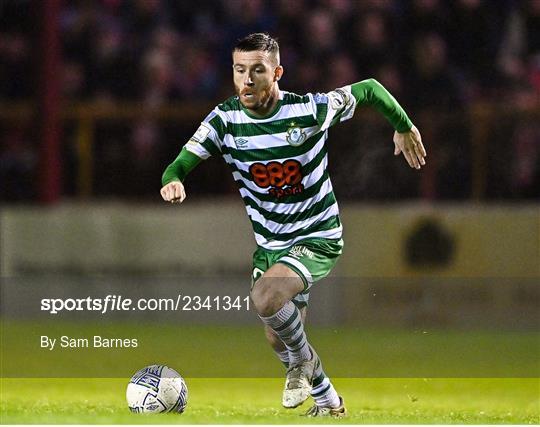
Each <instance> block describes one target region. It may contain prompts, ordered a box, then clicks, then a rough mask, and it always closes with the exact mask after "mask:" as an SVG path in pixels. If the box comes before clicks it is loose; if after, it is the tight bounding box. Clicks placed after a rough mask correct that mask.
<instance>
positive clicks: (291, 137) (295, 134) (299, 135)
mask: <svg viewBox="0 0 540 427" xmlns="http://www.w3.org/2000/svg"><path fill="white" fill-rule="evenodd" d="M306 138H307V135H306V133H305V132H304V131H303V130H302V128H300V127H299V126H296V123H294V122H293V123H291V126H290V127H289V129H288V130H287V136H286V137H285V139H286V140H287V142H288V143H289V144H290V145H292V146H293V147H298V146H299V145H302V144H303V143H304V141H305V140H306Z"/></svg>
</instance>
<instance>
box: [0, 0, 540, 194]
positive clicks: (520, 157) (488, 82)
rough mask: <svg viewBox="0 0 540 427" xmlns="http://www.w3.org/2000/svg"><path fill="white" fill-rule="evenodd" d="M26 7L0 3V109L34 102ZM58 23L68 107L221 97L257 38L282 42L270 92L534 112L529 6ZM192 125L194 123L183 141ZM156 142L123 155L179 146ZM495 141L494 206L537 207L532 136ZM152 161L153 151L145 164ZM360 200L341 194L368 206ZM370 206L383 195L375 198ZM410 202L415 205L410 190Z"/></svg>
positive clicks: (140, 132)
mask: <svg viewBox="0 0 540 427" xmlns="http://www.w3.org/2000/svg"><path fill="white" fill-rule="evenodd" d="M35 5H36V3H35V1H30V0H28V1H25V0H17V1H15V0H13V1H9V0H8V1H5V2H3V3H2V5H1V6H0V13H1V22H2V25H1V27H0V103H6V102H11V101H21V100H31V99H33V98H35V96H36V94H37V90H38V88H37V87H36V86H37V83H36V82H37V81H38V80H39V79H37V76H36V70H38V69H39V64H38V63H37V58H38V57H39V55H38V52H37V49H39V48H38V47H37V46H39V43H38V38H39V33H38V32H37V30H36V28H38V27H39V25H36V23H37V22H39V17H37V16H36V11H35V10H34V11H33V13H32V12H31V10H32V8H34V9H35ZM59 18H60V31H61V42H62V58H61V64H62V68H61V70H59V72H60V74H61V90H62V95H63V97H64V100H66V101H67V102H69V101H100V102H118V101H139V102H143V103H144V105H147V106H149V107H150V108H154V107H158V106H161V105H165V104H167V103H185V102H193V101H196V102H201V101H207V102H209V103H217V102H219V101H221V100H223V99H225V98H227V97H229V96H230V95H231V94H232V82H231V69H230V67H229V65H230V50H231V47H232V46H233V45H234V44H235V42H236V41H237V40H238V39H239V38H241V37H243V36H245V35H246V34H249V33H251V32H259V31H266V32H269V33H270V34H271V35H273V36H276V37H277V38H278V40H279V42H280V46H281V60H282V64H283V65H284V67H285V72H286V73H285V76H284V78H283V80H282V84H281V86H282V88H284V89H286V90H290V91H293V92H297V93H304V92H308V91H311V92H313V91H326V90H330V89H333V88H335V87H339V86H342V85H344V84H347V83H351V82H355V81H359V80H362V79H364V78H368V77H375V78H377V79H378V80H379V81H380V82H381V83H383V85H385V86H386V87H387V88H388V89H389V90H390V91H391V92H392V93H393V94H394V95H395V96H396V98H398V100H399V101H400V102H401V104H402V105H404V106H405V107H406V109H407V111H409V112H411V114H412V116H413V117H414V115H415V114H416V113H420V112H422V111H430V112H432V113H433V112H435V113H455V112H458V111H465V110H467V109H468V108H470V107H471V106H472V105H475V104H477V103H479V102H488V103H495V104H504V105H505V106H506V107H509V108H515V109H516V110H522V109H527V108H534V107H535V106H538V105H539V99H540V0H529V1H527V0H524V1H512V0H498V1H488V0H453V1H443V0H198V1H196V2H195V1H175V0H131V1H128V0H94V1H91V0H78V1H77V0H73V1H64V2H63V3H62V8H61V12H60V17H59ZM201 118H202V117H201ZM195 127H196V123H192V124H191V130H193V129H194V128H195ZM450 127H452V126H450ZM466 131H467V129H464V132H466ZM3 132H4V131H3ZM160 132H161V130H160V129H159V127H156V126H155V123H149V122H144V123H138V124H135V125H134V127H132V128H131V133H130V135H131V136H130V138H131V142H130V144H131V149H133V148H134V149H135V150H137V149H140V150H142V159H143V161H144V159H147V161H154V162H159V161H161V159H162V158H167V156H170V155H171V153H173V152H174V151H176V150H177V149H178V147H179V145H178V144H179V143H178V141H176V142H166V143H160V142H159V141H160V140H162V138H161V136H160V135H159V133H160ZM186 132H188V133H189V130H188V131H186ZM504 132H506V134H507V137H506V143H507V144H510V146H508V145H507V146H503V147H500V150H501V152H502V153H503V154H504V152H505V151H506V152H508V151H513V152H514V154H513V155H514V157H515V159H514V160H513V161H512V162H511V165H510V166H505V165H504V164H501V167H503V168H507V169H508V168H510V169H509V171H508V173H507V174H506V172H504V171H503V172H502V174H503V175H505V176H506V175H508V176H507V178H506V181H507V183H506V184H505V185H506V186H507V188H506V189H502V190H501V189H494V190H493V194H492V196H493V197H497V196H498V195H499V196H501V197H512V196H513V195H514V194H517V196H518V197H531V196H533V197H536V196H537V194H538V193H537V192H535V190H534V189H535V188H536V185H538V175H539V171H538V169H539V168H538V163H540V147H539V146H540V143H539V141H540V130H539V128H538V125H537V124H535V123H534V121H533V122H532V123H531V121H525V122H524V123H523V124H522V126H514V125H512V126H510V127H509V128H508V129H505V130H504V131H503V133H504ZM120 133H122V132H120ZM180 133H181V132H180ZM444 133H445V135H448V134H451V133H452V132H447V131H446V130H445V131H444ZM4 134H5V132H4ZM24 135H25V133H24V132H22V131H21V130H20V129H15V130H12V131H11V132H8V134H7V135H6V136H5V137H4V138H3V142H2V151H1V153H0V155H1V157H0V167H1V169H2V172H1V173H2V175H3V178H5V177H6V176H7V172H6V168H8V170H9V167H10V166H11V164H12V163H10V162H13V159H12V157H13V152H16V151H17V150H19V151H20V152H21V153H22V154H21V155H23V156H26V157H25V159H26V160H28V158H29V157H31V149H30V146H31V143H28V144H26V145H25V144H24V140H25V137H24ZM180 136H181V137H185V136H187V137H189V135H188V134H186V135H183V134H182V135H179V137H180ZM454 136H455V137H456V138H458V139H459V138H460V136H459V135H457V136H456V135H454ZM27 138H29V137H28V136H27ZM462 138H463V137H462ZM374 139H376V138H374ZM453 141H454V139H452V138H450V139H449V140H448V141H447V142H446V143H445V144H441V147H442V148H441V150H442V151H443V155H441V156H440V157H439V163H441V162H442V163H444V160H445V156H444V150H446V153H447V155H448V156H450V159H449V160H448V162H449V164H451V162H454V161H457V162H458V164H459V162H460V161H461V162H462V163H463V162H464V163H463V164H462V166H461V168H462V169H463V170H462V171H461V170H460V169H459V166H458V173H459V174H461V173H463V175H462V176H461V177H460V176H456V177H452V178H451V179H450V178H448V176H446V177H445V176H442V177H441V178H440V179H442V184H441V185H442V186H443V188H442V190H439V191H438V193H439V194H440V195H442V197H443V198H445V197H446V198H467V197H468V196H469V195H470V191H469V190H467V189H464V190H462V191H459V188H458V189H457V190H456V191H453V190H452V189H450V190H448V188H447V189H446V190H447V191H446V193H445V188H444V185H446V184H444V181H445V179H446V180H449V179H450V180H452V182H453V181H454V180H457V183H454V185H457V186H458V187H459V184H460V183H463V181H464V182H466V181H467V179H469V178H470V169H471V165H470V159H468V160H467V159H465V160H464V158H466V157H467V154H466V153H468V152H469V151H470V147H464V146H463V147H461V148H460V146H458V147H457V150H455V149H454V147H452V144H453ZM501 144H502V143H501ZM429 145H430V142H428V146H429ZM368 146H369V145H368ZM21 147H26V149H22V148H21ZM141 147H142V148H141ZM149 147H150V148H149ZM152 147H154V148H152ZM505 147H506V149H507V150H505ZM119 150H120V151H121V150H122V147H120V148H119ZM152 150H154V151H156V152H157V153H158V154H156V155H155V156H154V157H152V156H150V157H148V156H147V154H148V152H149V151H150V152H151V151H152ZM460 150H461V151H460ZM106 151H107V150H106ZM456 153H457V154H456ZM68 154H69V153H68ZM98 154H99V150H98ZM154 154H155V153H154ZM160 154H161V155H160ZM448 156H447V157H448ZM452 156H454V157H456V156H457V157H458V158H452ZM67 157H68V158H69V155H67ZM120 157H121V156H120ZM140 157H141V156H140ZM148 159H150V160H148ZM34 160H35V159H34ZM35 161H37V160H35ZM497 161H498V160H497V159H495V162H497ZM30 163H31V162H30ZM30 163H29V162H28V161H25V162H24V164H25V165H27V166H28V165H29V164H30ZM501 163H502V162H501ZM162 166H163V165H162V164H160V165H159V167H160V168H161V167H162ZM495 166H497V165H495ZM28 167H29V166H28ZM514 169H515V170H514ZM156 170H157V169H156ZM499 172H500V171H498V170H497V167H495V169H494V170H492V171H490V172H489V173H490V177H491V178H492V179H495V180H496V179H497V176H498V175H497V174H498V173H499ZM21 173H22V174H24V173H23V172H21ZM149 173H150V174H152V173H154V172H152V171H151V172H149ZM362 173H364V174H365V173H366V172H365V171H364V172H362ZM467 176H469V178H466V177H467ZM152 184H153V185H154V183H152ZM468 184H470V182H469V183H468ZM463 185H464V186H465V185H466V184H463ZM103 186H104V187H106V185H105V184H104V185H103ZM367 187H369V185H368V186H367ZM366 191H368V193H359V194H352V195H350V196H351V197H352V198H355V197H360V198H361V197H363V196H366V197H367V198H369V197H370V194H369V190H366ZM531 191H532V192H531ZM488 193H489V189H488ZM499 193H500V194H499ZM488 195H489V194H488ZM2 196H3V197H4V198H6V197H7V198H10V197H12V198H15V199H16V198H17V195H11V196H9V195H8V196H6V195H5V194H3V195H2ZM379 196H381V197H384V190H381V194H378V193H377V194H375V195H374V197H379ZM410 196H411V197H419V196H420V190H418V191H417V192H416V193H414V194H411V195H410Z"/></svg>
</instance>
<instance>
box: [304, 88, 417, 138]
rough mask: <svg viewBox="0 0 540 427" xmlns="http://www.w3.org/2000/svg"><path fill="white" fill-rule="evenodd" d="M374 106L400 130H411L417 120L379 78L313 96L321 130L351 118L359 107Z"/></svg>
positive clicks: (315, 114)
mask: <svg viewBox="0 0 540 427" xmlns="http://www.w3.org/2000/svg"><path fill="white" fill-rule="evenodd" d="M363 105H367V106H371V107H373V108H375V109H376V110H377V111H378V112H380V113H381V114H382V115H384V117H385V118H386V120H388V121H389V122H390V124H391V125H392V126H393V128H394V129H395V130H396V131H398V132H408V131H409V130H411V128H412V127H413V123H412V122H411V120H410V119H409V117H408V116H407V113H406V112H405V110H403V108H402V107H401V105H399V103H398V102H397V101H396V99H395V98H394V97H393V96H392V94H391V93H390V92H388V91H387V90H386V89H385V88H384V86H383V85H381V84H380V83H379V82H378V81H377V80H375V79H367V80H362V81H361V82H358V83H353V84H352V85H347V86H344V87H342V88H339V89H335V90H333V91H331V92H328V93H317V94H315V95H312V108H313V114H314V116H315V118H316V120H317V123H318V125H319V126H320V127H321V130H326V129H328V128H329V127H330V126H333V125H334V124H336V123H339V122H344V121H345V120H349V119H350V118H351V117H352V116H353V114H354V112H355V110H356V108H357V107H359V106H363Z"/></svg>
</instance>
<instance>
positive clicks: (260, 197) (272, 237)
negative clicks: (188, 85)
mask: <svg viewBox="0 0 540 427" xmlns="http://www.w3.org/2000/svg"><path fill="white" fill-rule="evenodd" d="M355 108H356V100H355V98H354V96H352V94H351V87H350V86H345V87H343V88H340V89H336V90H334V91H331V92H329V93H317V94H311V93H308V94H307V95H304V96H300V95H296V94H293V93H290V92H285V91H280V93H279V102H278V105H277V106H276V109H275V110H274V111H273V112H272V113H271V114H270V115H269V116H268V117H265V118H256V117H254V116H252V115H251V114H250V113H249V111H247V110H245V109H244V108H243V106H242V105H241V104H240V101H239V99H238V97H236V96H234V97H231V98H229V99H228V100H227V101H225V102H224V103H222V104H220V105H218V106H217V107H216V108H215V109H214V110H213V111H212V112H211V113H210V114H209V115H208V117H206V118H205V119H204V121H203V122H202V123H201V125H200V127H199V128H198V129H197V131H196V132H195V134H194V135H193V137H192V138H191V139H190V140H189V142H188V143H187V144H186V146H185V147H186V149H187V150H189V151H190V152H192V153H193V154H195V155H197V156H198V157H200V158H202V159H206V158H208V157H210V156H211V155H221V156H223V158H224V159H225V161H226V162H227V164H228V165H229V166H230V167H231V169H232V171H233V177H234V179H235V181H236V182H237V184H238V186H239V190H240V195H241V196H242V199H243V200H244V203H245V205H246V210H247V214H248V216H249V218H250V220H251V223H252V225H253V231H254V232H255V239H256V241H257V244H258V245H259V246H260V247H263V248H265V249H270V250H275V249H284V248H287V247H290V246H292V245H294V244H295V243H296V242H298V241H300V240H304V239H306V238H315V237H317V238H328V239H339V238H341V234H342V227H341V221H340V219H339V211H338V205H337V202H336V198H335V196H334V192H333V189H332V183H331V182H330V177H329V176H328V171H327V164H328V155H327V147H326V140H327V137H328V128H329V127H330V126H332V125H333V124H335V123H338V122H342V121H345V120H348V119H350V118H351V117H352V115H353V113H354V110H355Z"/></svg>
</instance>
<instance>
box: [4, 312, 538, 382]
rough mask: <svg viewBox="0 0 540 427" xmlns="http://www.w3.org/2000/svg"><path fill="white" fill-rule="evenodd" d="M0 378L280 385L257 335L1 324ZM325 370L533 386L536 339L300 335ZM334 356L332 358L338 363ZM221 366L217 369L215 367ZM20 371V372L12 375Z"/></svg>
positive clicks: (255, 331) (333, 331) (416, 333)
mask: <svg viewBox="0 0 540 427" xmlns="http://www.w3.org/2000/svg"><path fill="white" fill-rule="evenodd" d="M1 332H2V333H1V335H0V340H1V349H0V352H1V356H2V366H1V375H0V376H2V377H20V376H23V377H30V378H38V377H72V378H81V377H91V378H107V377H118V378H120V377H121V378H126V377H130V376H131V375H132V374H133V373H134V372H136V371H137V370H138V369H140V368H141V367H143V366H146V365H151V364H155V363H160V364H167V365H171V366H172V367H173V368H176V369H178V370H180V372H181V373H182V374H183V375H184V376H186V377H190V378H197V377H198V378H220V377H228V378H250V377H251V378H258V377H268V378H279V377H281V375H282V374H283V369H282V366H281V365H280V364H279V363H277V359H276V357H275V355H274V353H273V352H272V351H271V350H270V348H269V346H268V344H267V343H266V340H265V338H264V335H263V333H262V328H261V327H260V326H259V325H256V326H244V327H238V326H186V325H183V324H173V323H167V324H163V323H162V324H157V323H154V324H152V323H148V324H141V323H140V322H131V323H127V322H125V321H124V322H111V321H107V322H101V323H96V322H94V323H83V322H67V321H64V320H57V321H48V322H47V321H46V322H28V321H27V322H22V321H17V322H15V321H9V322H7V321H4V322H2V324H1ZM307 332H308V337H309V340H310V342H311V343H312V344H313V345H314V346H315V348H316V349H317V352H318V353H319V355H320V356H321V358H322V360H323V363H324V366H325V369H326V370H327V372H328V373H329V374H330V375H331V376H333V377H342V378H370V377H371V378H399V377H410V378H424V377H429V378H453V377H455V378H458V377H459V378H481V377H485V378H503V377H509V378H519V377H534V378H537V377H540V339H539V338H538V334H537V333H535V332H532V331H530V332H510V331H507V332H504V331H447V330H425V329H423V330H365V329H359V328H351V327H340V328H316V327H313V326H310V325H309V324H308V326H307ZM41 335H48V336H50V337H55V338H57V339H58V340H59V338H60V336H62V335H67V336H70V337H87V338H91V337H92V336H93V335H101V336H105V337H117V338H118V337H122V338H137V339H138V344H139V345H138V347H137V348H123V349H103V348H84V349H69V348H64V349H62V348H58V347H59V346H58V345H57V348H56V349H55V350H54V351H49V350H47V349H41V348H40V336H41ZM336 349H339V354H337V352H336ZM216 359H217V360H219V361H221V363H215V361H216ZM21 366H24V373H23V374H20V368H21Z"/></svg>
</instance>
